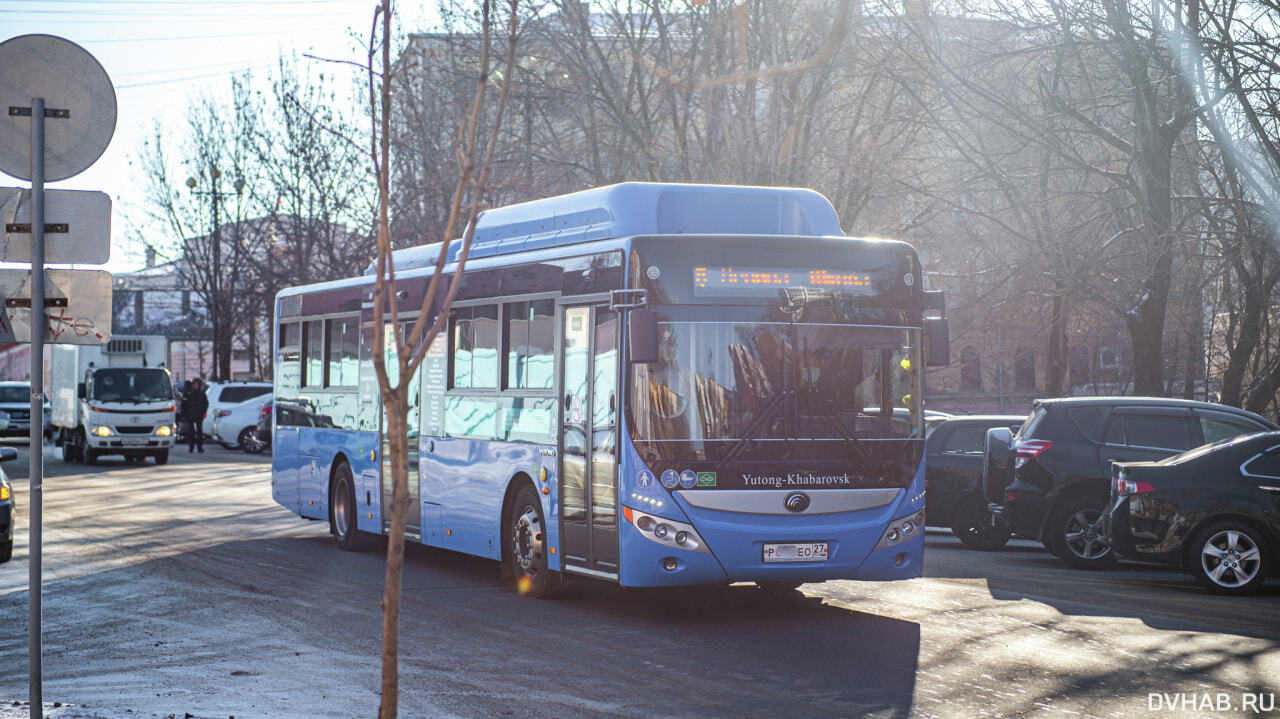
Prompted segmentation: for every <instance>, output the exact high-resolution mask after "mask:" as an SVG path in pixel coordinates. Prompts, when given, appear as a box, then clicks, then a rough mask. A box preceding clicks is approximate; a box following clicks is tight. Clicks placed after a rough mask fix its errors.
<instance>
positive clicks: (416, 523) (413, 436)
mask: <svg viewBox="0 0 1280 719" xmlns="http://www.w3.org/2000/svg"><path fill="white" fill-rule="evenodd" d="M400 329H401V331H402V332H405V331H406V326H405V323H403V322H402V323H400ZM383 330H384V332H385V334H384V335H383V340H384V342H385V345H384V346H385V347H386V355H387V374H388V377H389V379H390V380H391V383H392V384H395V383H396V382H398V381H399V375H398V373H397V370H396V367H397V366H398V364H397V363H398V359H397V357H396V345H395V335H394V334H393V333H392V332H393V331H392V328H391V324H390V323H387V324H386V326H385V327H384V328H383ZM421 375H422V372H421V371H419V372H416V373H414V375H413V378H412V379H411V380H409V415H408V428H409V458H408V459H409V513H408V516H407V517H406V520H405V534H406V535H407V536H409V537H410V538H413V539H417V540H419V541H421V539H422V505H421V502H420V500H419V498H418V469H419V462H418V459H419V457H418V435H419V430H420V428H421V426H422V416H421V413H420V405H421V395H422V392H421V391H420V389H421V388H420V383H419V378H420V377H421ZM381 435H382V531H383V532H385V533H388V534H389V533H390V530H391V443H390V442H389V441H388V440H387V413H386V409H385V408H384V409H383V411H382V432H381Z"/></svg>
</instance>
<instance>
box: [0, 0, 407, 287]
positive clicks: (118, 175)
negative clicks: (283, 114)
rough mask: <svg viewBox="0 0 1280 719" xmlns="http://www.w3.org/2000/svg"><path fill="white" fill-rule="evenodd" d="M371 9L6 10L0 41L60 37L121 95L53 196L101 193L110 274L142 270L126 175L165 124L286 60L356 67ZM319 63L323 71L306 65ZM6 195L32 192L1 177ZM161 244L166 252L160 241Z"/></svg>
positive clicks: (137, 195) (205, 5)
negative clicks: (91, 160) (104, 130)
mask: <svg viewBox="0 0 1280 719" xmlns="http://www.w3.org/2000/svg"><path fill="white" fill-rule="evenodd" d="M375 5H376V3H375V2H374V0H177V1H164V0H119V1H117V0H97V1H94V0H0V41H3V40H7V39H9V38H10V37H14V36H18V35H26V34H30V33H42V34H48V35H57V36H60V37H63V38H66V39H68V40H70V41H72V42H74V43H76V44H78V45H80V46H81V47H83V48H84V49H86V50H88V51H89V52H90V53H91V54H92V55H93V56H94V57H96V58H97V59H98V62H100V63H101V64H102V66H103V68H104V69H105V70H106V71H107V74H108V75H109V76H110V77H111V80H112V82H113V83H114V85H115V89H116V105H117V119H116V130H115V135H114V137H113V138H112V140H111V144H110V145H109V146H108V147H107V150H106V152H104V153H103V156H102V157H101V158H100V159H99V160H98V161H97V162H96V163H95V164H94V165H93V166H92V167H90V168H89V169H87V170H85V171H84V172H82V173H81V174H79V175H77V176H75V177H72V178H69V179H67V180H63V181H61V182H56V183H49V184H48V187H49V189H67V190H99V191H102V192H106V193H107V194H108V195H110V196H111V198H112V202H113V217H112V227H111V233H112V252H111V262H109V263H108V264H107V266H106V267H107V269H109V270H112V271H124V270H128V269H136V268H137V267H138V266H139V265H140V264H141V261H142V258H141V255H140V248H135V249H134V251H133V252H132V253H131V254H132V256H130V255H129V254H127V253H126V249H128V248H127V247H126V242H127V241H128V240H127V238H128V237H129V235H130V225H129V223H128V222H127V221H126V218H135V217H137V218H140V217H142V216H143V215H144V209H143V207H142V204H143V202H144V196H143V193H142V190H141V187H140V184H141V180H140V178H138V177H137V176H136V173H135V171H134V170H133V169H132V168H130V167H129V160H130V157H131V156H135V155H137V153H138V152H139V150H140V148H141V143H142V138H143V136H144V135H146V134H147V133H148V132H149V131H150V130H151V129H152V128H153V127H154V125H155V121H156V120H157V119H159V120H160V121H161V122H162V125H163V126H164V127H165V128H168V129H169V130H170V131H177V130H181V129H182V127H181V126H182V124H183V122H184V118H185V114H186V108H187V104H188V99H189V98H190V97H192V96H193V95H194V94H198V93H200V92H206V91H209V90H213V91H217V92H229V87H230V77H231V75H233V74H235V73H238V72H241V71H244V70H253V71H254V74H255V76H260V77H262V78H264V79H265V76H266V73H267V71H268V70H270V69H271V68H272V67H274V66H275V64H276V62H277V60H278V58H279V56H280V54H281V53H282V52H283V53H288V54H296V55H297V56H299V57H300V56H301V55H302V54H304V53H306V54H311V55H317V56H320V57H325V58H332V59H342V60H348V61H356V62H360V61H362V60H363V59H364V51H363V49H362V45H363V43H366V42H367V38H368V34H369V29H370V26H371V24H372V20H373V10H374V7H375ZM424 6H425V4H424V3H416V4H412V5H411V4H410V3H404V4H403V8H402V9H401V11H400V16H401V17H400V23H401V28H402V29H403V30H406V31H407V30H418V29H422V23H423V18H429V17H430V14H429V13H428V12H426V11H425V10H423V7H424ZM307 62H317V61H307ZM0 186H3V187H24V188H25V187H30V184H29V183H26V182H23V181H20V180H17V179H16V178H12V177H9V176H8V175H5V174H3V173H0ZM155 244H159V245H166V244H168V243H167V242H164V241H160V242H156V243H155Z"/></svg>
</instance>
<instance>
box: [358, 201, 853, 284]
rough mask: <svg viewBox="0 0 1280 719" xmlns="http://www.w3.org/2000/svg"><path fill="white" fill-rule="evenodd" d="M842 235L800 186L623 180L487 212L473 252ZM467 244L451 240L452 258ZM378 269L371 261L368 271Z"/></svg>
mask: <svg viewBox="0 0 1280 719" xmlns="http://www.w3.org/2000/svg"><path fill="white" fill-rule="evenodd" d="M679 234H699V235H806V236H832V235H839V236H843V234H844V233H843V232H842V231H841V229H840V220H839V218H838V217H837V216H836V210H835V208H834V207H832V206H831V203H830V202H829V201H828V200H827V198H825V197H823V196H822V195H821V194H819V193H817V192H815V191H813V190H808V189H803V188H796V187H754V186H742V185H694V184H680V183H670V182H623V183H619V184H616V185H607V186H605V187H596V188H593V189H590V190H583V191H581V192H574V193H572V194H568V195H560V196H558V197H549V198H546V199H542V200H533V201H531V202H522V203H520V204H516V205H507V206H506V207H498V208H494V209H491V210H486V211H485V212H483V213H482V214H481V215H480V218H479V220H478V221H477V223H476V230H475V237H474V238H473V239H472V241H471V253H470V256H471V257H472V258H480V257H491V256H494V255H505V254H509V253H513V252H521V251H524V250H533V249H541V248H544V247H560V246H564V245H575V244H579V243H583V242H590V241H592V240H603V239H609V238H618V237H632V236H636V235H679ZM461 249H462V243H460V242H456V241H455V242H452V243H450V245H449V258H448V261H449V262H454V261H456V259H457V255H458V253H459V252H460V251H461ZM439 255H440V243H435V244H431V245H422V246H419V247H411V248H407V249H404V250H398V251H396V252H395V253H393V255H392V262H393V263H394V265H395V268H396V270H397V271H404V270H408V269H413V268H416V267H423V266H426V265H429V264H432V263H434V262H435V261H436V259H437V258H438V257H439ZM375 272H376V270H375V268H374V265H373V264H370V265H369V267H368V268H367V269H366V270H365V274H366V275H371V274H374V273H375Z"/></svg>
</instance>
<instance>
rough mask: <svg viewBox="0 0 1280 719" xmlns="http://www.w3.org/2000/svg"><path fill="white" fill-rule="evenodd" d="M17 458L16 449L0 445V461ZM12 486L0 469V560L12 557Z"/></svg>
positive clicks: (4, 560) (7, 559)
mask: <svg viewBox="0 0 1280 719" xmlns="http://www.w3.org/2000/svg"><path fill="white" fill-rule="evenodd" d="M17 458H18V450H16V449H14V448H13V447H0V462H10V461H12V460H15V459H17ZM14 515H15V512H14V503H13V488H12V487H10V486H9V477H8V476H6V475H5V473H4V470H3V469H0V562H7V561H9V560H10V559H13V524H14V520H16V519H17V517H15V516H14Z"/></svg>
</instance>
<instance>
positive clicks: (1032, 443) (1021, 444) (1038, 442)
mask: <svg viewBox="0 0 1280 719" xmlns="http://www.w3.org/2000/svg"><path fill="white" fill-rule="evenodd" d="M1052 446H1053V442H1050V441H1049V440H1047V439H1020V440H1018V441H1017V442H1015V443H1014V444H1013V449H1014V451H1016V452H1017V456H1016V457H1015V458H1014V460H1013V468H1014V469H1022V465H1024V464H1026V463H1027V461H1028V460H1031V459H1035V458H1036V457H1039V456H1040V455H1041V454H1042V453H1043V452H1044V451H1045V450H1046V449H1048V448H1050V447H1052Z"/></svg>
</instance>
